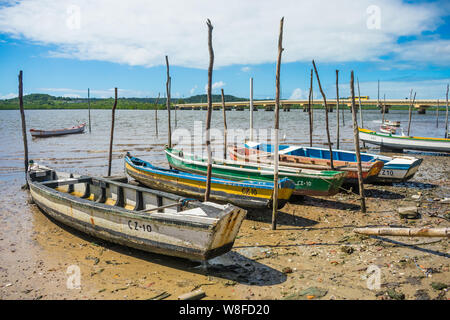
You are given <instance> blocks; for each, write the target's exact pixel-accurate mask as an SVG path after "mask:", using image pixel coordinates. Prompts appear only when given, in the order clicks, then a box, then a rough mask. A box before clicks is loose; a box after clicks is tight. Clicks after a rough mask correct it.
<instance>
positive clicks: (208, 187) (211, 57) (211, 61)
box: [205, 19, 214, 201]
mask: <svg viewBox="0 0 450 320" xmlns="http://www.w3.org/2000/svg"><path fill="white" fill-rule="evenodd" d="M206 24H207V26H208V51H209V66H208V90H207V98H208V111H207V113H206V151H207V153H208V170H207V172H206V189H205V201H208V200H209V193H210V191H211V170H212V154H211V132H210V128H211V113H212V97H211V88H212V72H213V66H214V51H213V47H212V30H213V26H212V24H211V21H210V20H209V19H207V20H206Z"/></svg>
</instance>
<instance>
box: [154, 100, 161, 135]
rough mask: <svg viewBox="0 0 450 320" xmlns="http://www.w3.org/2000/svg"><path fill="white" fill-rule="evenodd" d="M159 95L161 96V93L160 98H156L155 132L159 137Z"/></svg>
mask: <svg viewBox="0 0 450 320" xmlns="http://www.w3.org/2000/svg"><path fill="white" fill-rule="evenodd" d="M159 95H160V93H159V92H158V98H156V103H155V131H156V135H158V102H159Z"/></svg>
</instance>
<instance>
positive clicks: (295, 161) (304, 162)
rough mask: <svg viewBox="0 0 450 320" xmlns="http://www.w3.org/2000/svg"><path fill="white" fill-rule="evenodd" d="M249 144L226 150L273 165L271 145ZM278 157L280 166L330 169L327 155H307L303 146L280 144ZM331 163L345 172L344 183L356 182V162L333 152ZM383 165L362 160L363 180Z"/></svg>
mask: <svg viewBox="0 0 450 320" xmlns="http://www.w3.org/2000/svg"><path fill="white" fill-rule="evenodd" d="M249 145H253V146H255V145H256V144H255V143H248V144H247V145H246V147H244V148H239V147H237V146H232V147H229V148H228V150H229V153H230V156H231V159H233V160H239V161H245V162H249V161H250V162H257V163H265V164H269V165H273V159H274V155H273V152H271V151H272V150H273V146H272V145H270V144H269V145H267V144H258V146H257V147H255V148H249V147H247V146H249ZM266 150H269V151H266ZM322 154H323V153H322ZM328 155H329V150H328ZM278 158H279V164H280V165H281V166H286V167H293V168H303V169H312V170H331V161H330V158H329V157H328V158H325V159H324V158H314V157H309V156H308V150H305V148H302V147H295V146H287V145H280V148H279V155H278ZM333 165H334V170H338V171H345V172H347V176H346V178H345V180H344V183H348V184H357V183H358V166H357V163H356V162H349V161H343V160H336V159H335V157H334V154H333ZM383 165H384V163H383V162H382V161H378V160H374V161H368V162H362V163H361V167H362V175H363V182H364V183H367V182H369V181H371V180H374V179H375V178H376V176H377V175H378V174H379V172H380V170H381V168H382V167H383Z"/></svg>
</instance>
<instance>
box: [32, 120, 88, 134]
mask: <svg viewBox="0 0 450 320" xmlns="http://www.w3.org/2000/svg"><path fill="white" fill-rule="evenodd" d="M85 127H86V123H82V124H80V125H78V126H73V127H72V128H65V129H57V130H37V129H30V133H31V135H32V136H33V137H40V138H43V137H53V136H61V135H65V134H74V133H83V132H84V128H85Z"/></svg>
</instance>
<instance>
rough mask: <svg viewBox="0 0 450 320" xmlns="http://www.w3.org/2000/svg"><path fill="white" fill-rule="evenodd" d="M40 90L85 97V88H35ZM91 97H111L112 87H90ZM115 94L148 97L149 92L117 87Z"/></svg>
mask: <svg viewBox="0 0 450 320" xmlns="http://www.w3.org/2000/svg"><path fill="white" fill-rule="evenodd" d="M37 90H39V91H41V92H46V93H48V94H51V95H55V96H61V97H74V98H81V97H84V98H87V88H86V89H72V88H37ZM89 91H90V96H91V98H95V97H98V98H111V97H114V88H109V89H90V90H89ZM117 95H118V96H119V97H125V98H144V97H149V96H150V95H151V94H150V92H147V91H139V90H129V89H121V88H118V89H117Z"/></svg>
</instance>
